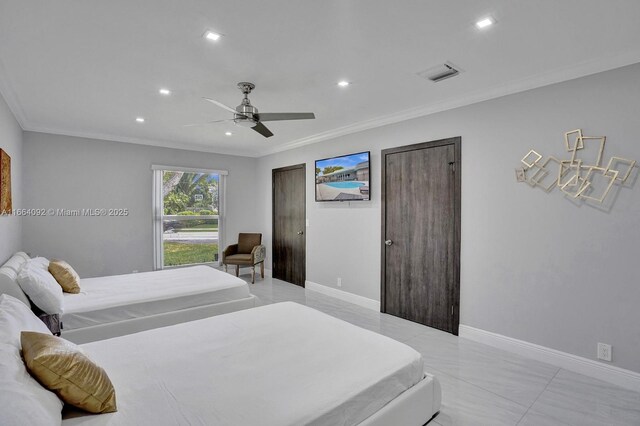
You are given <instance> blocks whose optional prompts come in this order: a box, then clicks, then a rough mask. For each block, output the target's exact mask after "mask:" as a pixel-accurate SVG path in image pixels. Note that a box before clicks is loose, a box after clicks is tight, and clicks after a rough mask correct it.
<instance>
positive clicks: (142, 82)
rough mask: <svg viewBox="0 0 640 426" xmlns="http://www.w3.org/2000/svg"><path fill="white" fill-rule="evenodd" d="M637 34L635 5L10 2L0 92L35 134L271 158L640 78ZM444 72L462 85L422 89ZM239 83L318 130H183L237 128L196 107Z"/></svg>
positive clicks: (550, 0)
mask: <svg viewBox="0 0 640 426" xmlns="http://www.w3.org/2000/svg"><path fill="white" fill-rule="evenodd" d="M487 15H491V16H493V17H494V18H495V19H496V20H497V23H496V25H494V26H492V27H490V28H487V29H486V30H482V31H480V30H477V29H476V28H475V27H474V22H476V21H477V20H478V19H480V18H483V17H485V16H487ZM639 18H640V1H637V0H611V1H606V2H605V1H601V0H562V1H556V0H536V1H524V0H521V1H514V0H501V1H498V0H495V1H491V0H456V1H450V0H449V1H446V0H430V1H427V0H394V1H389V0H270V1H265V0H245V1H243V2H238V1H220V0H181V1H175V0H135V1H131V0H109V1H104V0H100V1H99V0H82V1H78V0H73V1H72V0H55V1H51V0H0V90H2V93H3V95H4V97H5V99H6V100H7V102H8V103H9V105H10V107H11V108H12V110H13V111H14V113H15V115H16V117H17V118H18V120H19V121H20V124H21V125H22V126H23V128H24V129H26V130H35V131H45V132H51V133H62V134H69V135H77V136H88V137H99V138H105V139H113V140H120V141H124V142H135V143H144V144H152V145H159V146H173V147H181V148H188V149H197V150H202V151H212V152H223V153H234V154H240V155H249V156H259V155H264V154H267V153H270V152H277V151H281V150H283V149H287V148H290V147H293V146H299V145H302V144H305V143H312V142H317V141H320V140H323V139H328V138H330V137H335V136H337V135H340V134H346V133H351V132H354V131H357V130H362V129H365V128H371V127H375V126H378V125H382V124H386V123H391V122H396V121H400V120H402V119H406V118H411V117H416V116H420V115H424V114H428V113H431V112H434V111H439V110H443V109H447V108H451V107H455V106H459V105H463V104H468V103H471V102H477V101H480V100H484V99H488V98H491V97H495V96H500V95H504V94H507V93H513V92H516V91H520V90H525V89H529V88H533V87H538V86H541V85H545V84H549V83H553V82H557V81H562V80H566V79H570V78H575V77H579V76H582V75H586V74H590V73H594V72H599V71H604V70H607V69H611V68H616V67H619V66H623V65H628V64H631V63H636V62H640V25H639V24H638V22H639ZM206 29H212V30H214V31H216V32H219V33H222V34H224V37H223V38H222V39H221V40H220V41H219V42H217V43H211V42H208V41H205V40H204V39H203V38H202V34H203V33H204V32H205V30H206ZM445 61H450V62H452V63H453V64H455V65H457V66H459V67H460V68H461V69H462V70H463V73H461V74H460V75H459V76H458V77H455V78H452V79H448V80H445V81H443V82H441V83H437V84H434V83H431V82H429V81H427V80H424V79H422V78H421V77H419V76H417V74H416V73H418V72H420V71H422V70H425V69H427V68H430V67H432V66H434V65H437V64H441V63H443V62H445ZM340 79H347V80H349V81H352V82H353V84H352V85H351V86H350V87H348V88H346V89H341V88H338V87H337V86H336V82H337V81H338V80H340ZM239 81H251V82H254V83H255V84H256V85H257V88H256V90H255V91H254V93H253V94H252V95H251V100H252V102H253V104H254V105H255V106H256V107H257V108H258V109H259V110H260V111H262V112H298V111H299V112H307V111H313V112H315V113H316V117H317V118H316V120H311V121H298V122H273V123H268V126H269V128H270V129H271V130H272V131H273V132H274V133H275V136H274V137H272V138H270V139H265V138H263V137H262V136H260V135H258V134H257V133H255V132H253V131H251V130H250V129H246V128H239V127H235V126H233V125H232V124H226V123H222V124H214V125H209V126H203V127H183V126H182V125H183V124H188V123H194V122H205V121H209V120H216V119H225V118H229V114H228V113H227V112H226V111H225V110H223V109H220V108H218V107H216V106H215V105H213V104H210V103H208V102H205V101H203V100H201V99H200V98H201V97H202V96H207V97H212V98H215V99H217V100H219V101H221V102H223V103H225V104H227V105H230V106H234V107H235V106H236V105H237V104H238V103H239V102H240V99H241V93H240V92H239V91H238V89H237V88H236V83H237V82H239ZM160 87H168V88H170V89H171V90H172V91H173V95H172V96H170V97H161V96H160V95H159V94H158V89H159V88H160ZM137 116H142V117H145V118H146V120H147V121H146V122H145V123H144V124H138V123H136V122H135V117H137ZM227 130H230V131H232V132H234V135H233V136H231V137H228V136H225V135H224V132H225V131H227Z"/></svg>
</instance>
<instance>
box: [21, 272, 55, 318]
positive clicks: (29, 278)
mask: <svg viewBox="0 0 640 426" xmlns="http://www.w3.org/2000/svg"><path fill="white" fill-rule="evenodd" d="M18 284H19V285H20V288H21V289H22V291H24V292H25V293H26V294H27V296H29V299H31V301H32V302H33V303H34V304H35V305H36V306H37V307H38V308H40V309H42V310H43V311H44V312H46V313H47V314H60V313H62V305H63V303H64V296H63V295H62V287H60V284H58V282H57V281H56V279H55V278H53V275H51V274H50V273H49V271H47V270H44V269H42V268H41V264H40V263H39V262H33V260H30V261H29V262H27V263H26V264H25V265H24V266H23V267H22V270H20V273H19V274H18Z"/></svg>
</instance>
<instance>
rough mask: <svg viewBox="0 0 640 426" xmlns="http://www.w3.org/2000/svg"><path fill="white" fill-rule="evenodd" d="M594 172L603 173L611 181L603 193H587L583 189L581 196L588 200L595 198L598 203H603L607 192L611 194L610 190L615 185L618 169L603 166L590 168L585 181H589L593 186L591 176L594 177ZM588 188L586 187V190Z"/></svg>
mask: <svg viewBox="0 0 640 426" xmlns="http://www.w3.org/2000/svg"><path fill="white" fill-rule="evenodd" d="M594 172H595V173H596V174H601V175H602V176H603V177H605V178H609V183H608V184H607V186H606V188H605V190H604V191H603V193H602V194H601V195H600V196H597V194H592V195H587V193H586V192H585V191H584V190H583V191H581V193H580V196H581V197H582V198H585V199H587V200H593V201H597V202H598V203H602V202H603V201H604V199H605V198H606V197H607V194H609V191H611V187H612V186H613V184H614V182H615V181H616V179H617V178H618V171H617V170H607V169H605V168H603V167H591V168H589V171H588V172H587V175H586V176H585V177H584V181H585V182H586V183H588V184H589V186H591V179H590V178H592V175H593V174H594ZM586 189H587V188H585V190H586Z"/></svg>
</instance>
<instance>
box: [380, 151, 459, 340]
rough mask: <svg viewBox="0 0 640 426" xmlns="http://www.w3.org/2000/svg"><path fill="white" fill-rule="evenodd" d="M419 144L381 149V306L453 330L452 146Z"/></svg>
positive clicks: (454, 233) (455, 279) (455, 282)
mask: <svg viewBox="0 0 640 426" xmlns="http://www.w3.org/2000/svg"><path fill="white" fill-rule="evenodd" d="M420 146H421V148H416V149H405V150H398V152H383V162H384V164H383V170H384V176H383V185H384V188H383V192H384V195H383V204H384V207H383V239H384V240H390V241H392V244H391V245H383V246H382V247H383V256H382V259H383V276H382V277H381V278H382V280H383V286H382V287H383V288H382V291H383V297H382V299H383V303H382V306H383V311H384V312H386V313H389V314H391V315H396V316H399V317H402V318H406V319H409V320H411V321H415V322H419V323H422V324H425V325H429V326H431V327H434V328H438V329H442V330H446V331H450V332H455V333H457V316H456V315H454V312H453V311H452V306H453V307H457V304H458V302H457V299H456V298H457V295H458V291H457V290H456V285H458V272H457V271H458V270H457V264H458V261H457V254H456V250H457V249H458V247H459V246H458V245H457V244H456V239H457V229H456V218H457V217H458V215H457V214H456V208H457V202H456V197H457V196H458V194H457V190H456V184H457V180H456V178H455V169H454V167H455V164H453V163H454V162H455V160H456V147H455V145H454V144H453V143H451V144H436V146H429V144H421V145H420ZM405 148H410V147H405ZM387 151H393V150H387Z"/></svg>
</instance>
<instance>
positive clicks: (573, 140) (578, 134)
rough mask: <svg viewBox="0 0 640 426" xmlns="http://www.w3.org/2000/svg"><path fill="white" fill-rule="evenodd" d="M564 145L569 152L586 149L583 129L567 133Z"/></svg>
mask: <svg viewBox="0 0 640 426" xmlns="http://www.w3.org/2000/svg"><path fill="white" fill-rule="evenodd" d="M564 145H565V147H566V148H567V152H571V151H575V149H576V148H578V149H582V148H583V147H584V145H583V143H582V129H577V130H571V131H570V132H567V133H565V134H564Z"/></svg>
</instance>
